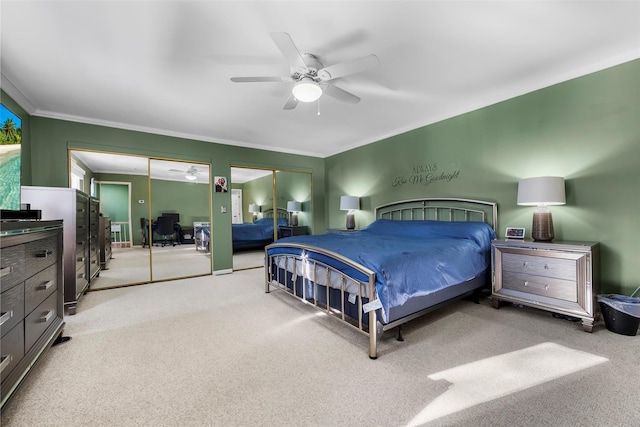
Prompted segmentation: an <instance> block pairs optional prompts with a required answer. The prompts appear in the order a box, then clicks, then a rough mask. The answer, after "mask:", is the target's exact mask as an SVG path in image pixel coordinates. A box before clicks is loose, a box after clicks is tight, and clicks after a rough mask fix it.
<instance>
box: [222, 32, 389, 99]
mask: <svg viewBox="0 0 640 427" xmlns="http://www.w3.org/2000/svg"><path fill="white" fill-rule="evenodd" d="M269 35H270V36H271V39H272V40H273V41H274V42H275V44H276V45H277V46H278V48H279V49H280V51H281V52H282V54H283V55H284V57H285V59H286V60H287V61H288V62H289V66H290V67H291V68H290V75H289V76H281V77H231V81H232V82H235V83H253V82H280V83H294V86H293V89H292V91H291V94H290V95H289V98H288V99H287V102H286V103H285V104H284V107H283V109H285V110H292V109H294V108H296V105H298V101H300V102H314V101H316V100H317V99H319V98H320V96H322V94H327V95H328V96H330V97H332V98H335V99H337V100H339V101H342V102H346V103H349V104H357V103H358V102H360V98H359V97H357V96H356V95H354V94H352V93H351V92H347V91H346V90H344V89H341V88H339V87H338V86H335V85H334V84H333V83H331V81H332V80H334V79H337V78H339V77H344V76H348V75H350V74H355V73H360V72H362V71H365V70H368V69H370V68H373V67H375V66H377V65H378V64H379V63H380V61H379V60H378V57H377V56H376V55H373V54H371V55H367V56H363V57H362V58H358V59H354V60H351V61H346V62H341V63H338V64H334V65H329V66H328V67H325V66H324V65H323V64H322V63H321V62H320V60H319V59H318V57H317V56H316V55H313V54H311V53H300V51H299V50H298V48H297V47H296V45H295V43H294V42H293V39H291V36H289V34H288V33H269Z"/></svg>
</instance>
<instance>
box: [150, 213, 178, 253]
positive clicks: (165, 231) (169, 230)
mask: <svg viewBox="0 0 640 427" xmlns="http://www.w3.org/2000/svg"><path fill="white" fill-rule="evenodd" d="M155 231H156V233H157V234H158V235H159V236H160V238H161V240H159V241H156V242H154V243H155V244H156V245H158V246H168V245H173V246H175V245H176V244H177V242H176V239H175V236H176V226H175V221H174V219H173V218H172V217H170V216H159V217H158V220H157V227H156V230H155Z"/></svg>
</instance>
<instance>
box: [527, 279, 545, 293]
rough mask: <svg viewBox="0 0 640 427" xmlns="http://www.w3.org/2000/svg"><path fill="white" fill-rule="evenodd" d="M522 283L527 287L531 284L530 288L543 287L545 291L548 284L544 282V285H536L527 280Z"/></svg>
mask: <svg viewBox="0 0 640 427" xmlns="http://www.w3.org/2000/svg"><path fill="white" fill-rule="evenodd" d="M524 285H525V286H527V287H528V286H529V285H531V287H532V288H538V289H544V290H545V291H548V290H549V285H548V284H546V283H545V284H544V285H542V284H540V285H536V284H535V283H529V282H528V281H527V280H525V282H524Z"/></svg>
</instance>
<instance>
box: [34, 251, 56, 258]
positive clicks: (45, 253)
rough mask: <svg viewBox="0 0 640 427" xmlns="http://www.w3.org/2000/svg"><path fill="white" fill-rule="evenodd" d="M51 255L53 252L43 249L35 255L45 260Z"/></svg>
mask: <svg viewBox="0 0 640 427" xmlns="http://www.w3.org/2000/svg"><path fill="white" fill-rule="evenodd" d="M51 255H53V250H52V249H43V250H42V251H40V252H38V253H37V254H36V257H37V258H47V257H50V256H51Z"/></svg>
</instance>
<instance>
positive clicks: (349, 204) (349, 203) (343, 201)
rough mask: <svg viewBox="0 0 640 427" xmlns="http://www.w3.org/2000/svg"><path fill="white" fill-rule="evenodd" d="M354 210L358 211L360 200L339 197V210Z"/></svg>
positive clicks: (350, 197) (352, 197)
mask: <svg viewBox="0 0 640 427" xmlns="http://www.w3.org/2000/svg"><path fill="white" fill-rule="evenodd" d="M354 209H360V198H359V197H356V196H341V197H340V210H342V211H350V210H354Z"/></svg>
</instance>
